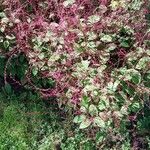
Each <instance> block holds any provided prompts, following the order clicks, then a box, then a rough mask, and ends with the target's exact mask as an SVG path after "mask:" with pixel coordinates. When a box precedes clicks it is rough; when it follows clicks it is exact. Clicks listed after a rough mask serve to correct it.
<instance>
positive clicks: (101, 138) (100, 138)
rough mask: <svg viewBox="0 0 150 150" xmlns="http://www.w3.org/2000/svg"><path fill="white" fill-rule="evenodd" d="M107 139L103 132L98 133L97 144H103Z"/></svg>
mask: <svg viewBox="0 0 150 150" xmlns="http://www.w3.org/2000/svg"><path fill="white" fill-rule="evenodd" d="M105 137H106V135H105V133H104V132H101V131H99V132H97V133H96V142H97V143H101V142H103V140H104V139H105Z"/></svg>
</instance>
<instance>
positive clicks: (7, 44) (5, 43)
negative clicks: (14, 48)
mask: <svg viewBox="0 0 150 150" xmlns="http://www.w3.org/2000/svg"><path fill="white" fill-rule="evenodd" d="M8 47H9V41H4V48H5V49H7V48H8Z"/></svg>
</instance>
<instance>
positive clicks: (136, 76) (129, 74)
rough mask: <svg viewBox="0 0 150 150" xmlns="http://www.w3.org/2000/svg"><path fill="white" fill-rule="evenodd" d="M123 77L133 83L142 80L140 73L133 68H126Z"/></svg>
mask: <svg viewBox="0 0 150 150" xmlns="http://www.w3.org/2000/svg"><path fill="white" fill-rule="evenodd" d="M125 79H127V80H130V81H132V82H133V83H135V84H139V83H140V82H141V80H142V77H141V74H140V72H139V71H137V70H135V69H128V70H127V71H126V73H125Z"/></svg>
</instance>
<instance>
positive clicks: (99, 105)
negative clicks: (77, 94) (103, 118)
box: [98, 100, 106, 111]
mask: <svg viewBox="0 0 150 150" xmlns="http://www.w3.org/2000/svg"><path fill="white" fill-rule="evenodd" d="M98 109H99V110H100V111H102V110H104V109H106V104H105V102H104V101H102V100H100V102H99V104H98Z"/></svg>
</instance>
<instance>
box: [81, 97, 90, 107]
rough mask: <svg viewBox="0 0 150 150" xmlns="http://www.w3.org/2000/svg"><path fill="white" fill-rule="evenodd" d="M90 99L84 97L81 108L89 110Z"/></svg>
mask: <svg viewBox="0 0 150 150" xmlns="http://www.w3.org/2000/svg"><path fill="white" fill-rule="evenodd" d="M89 101H90V100H89V97H87V96H83V98H82V101H81V106H84V107H85V108H88V106H89Z"/></svg>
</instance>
